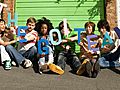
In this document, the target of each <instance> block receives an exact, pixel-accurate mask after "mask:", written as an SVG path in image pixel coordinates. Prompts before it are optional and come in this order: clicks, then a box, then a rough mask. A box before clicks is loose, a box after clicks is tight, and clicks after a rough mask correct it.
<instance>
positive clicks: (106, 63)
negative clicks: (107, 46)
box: [98, 57, 120, 67]
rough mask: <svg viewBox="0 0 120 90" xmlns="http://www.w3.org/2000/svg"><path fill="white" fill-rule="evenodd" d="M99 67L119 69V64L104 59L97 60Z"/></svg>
mask: <svg viewBox="0 0 120 90" xmlns="http://www.w3.org/2000/svg"><path fill="white" fill-rule="evenodd" d="M98 61H99V65H100V66H101V67H120V63H119V61H118V60H116V61H107V60H106V59H105V58H104V57H101V58H99V59H98Z"/></svg>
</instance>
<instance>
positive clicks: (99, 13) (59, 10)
mask: <svg viewBox="0 0 120 90" xmlns="http://www.w3.org/2000/svg"><path fill="white" fill-rule="evenodd" d="M57 1H59V2H57ZM15 11H16V12H17V13H18V25H25V23H26V20H27V18H29V17H31V16H34V17H35V18H36V19H40V18H41V17H43V16H45V17H47V18H49V19H50V20H51V21H52V23H53V25H54V27H56V26H57V25H58V23H59V22H60V21H61V20H63V18H67V20H68V22H69V24H70V25H71V27H72V28H77V27H81V28H82V27H84V23H85V22H87V21H93V22H95V23H96V22H97V21H98V20H99V19H101V18H104V2H103V0H16V8H15Z"/></svg>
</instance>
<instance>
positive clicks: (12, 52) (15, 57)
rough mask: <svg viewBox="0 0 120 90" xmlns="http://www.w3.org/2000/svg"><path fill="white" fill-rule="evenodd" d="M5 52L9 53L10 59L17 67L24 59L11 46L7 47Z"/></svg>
mask: <svg viewBox="0 0 120 90" xmlns="http://www.w3.org/2000/svg"><path fill="white" fill-rule="evenodd" d="M6 51H7V52H8V53H9V55H10V57H11V59H12V60H14V61H15V62H16V64H17V66H19V65H20V64H21V63H22V61H23V60H25V57H23V56H22V55H21V54H20V53H19V52H18V51H17V50H16V49H15V48H14V47H13V46H12V45H7V46H6Z"/></svg>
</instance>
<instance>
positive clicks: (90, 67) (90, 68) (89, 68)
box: [86, 61, 92, 78]
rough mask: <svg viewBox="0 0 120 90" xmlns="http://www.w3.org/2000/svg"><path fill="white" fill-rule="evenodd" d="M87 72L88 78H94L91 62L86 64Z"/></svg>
mask: <svg viewBox="0 0 120 90" xmlns="http://www.w3.org/2000/svg"><path fill="white" fill-rule="evenodd" d="M86 72H87V76H88V77H90V78H91V77H92V64H91V62H90V61H88V62H87V63H86Z"/></svg>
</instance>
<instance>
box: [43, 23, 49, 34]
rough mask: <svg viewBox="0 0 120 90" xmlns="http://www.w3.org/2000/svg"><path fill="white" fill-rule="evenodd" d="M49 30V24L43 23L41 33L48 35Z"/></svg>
mask: <svg viewBox="0 0 120 90" xmlns="http://www.w3.org/2000/svg"><path fill="white" fill-rule="evenodd" d="M47 32H48V26H47V24H42V26H41V33H42V34H43V35H46V34H47Z"/></svg>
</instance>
